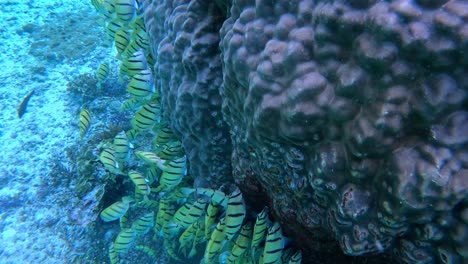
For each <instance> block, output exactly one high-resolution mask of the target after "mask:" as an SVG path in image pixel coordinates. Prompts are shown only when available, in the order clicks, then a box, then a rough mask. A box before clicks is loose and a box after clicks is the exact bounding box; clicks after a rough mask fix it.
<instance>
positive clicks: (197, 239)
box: [188, 219, 205, 258]
mask: <svg viewBox="0 0 468 264" xmlns="http://www.w3.org/2000/svg"><path fill="white" fill-rule="evenodd" d="M197 223H198V229H197V232H196V233H195V236H194V237H193V239H192V241H193V242H192V249H191V250H190V252H189V255H188V257H189V258H193V257H194V256H195V255H196V254H197V245H198V244H200V243H202V242H205V240H204V233H205V224H204V223H203V219H202V220H200V221H198V222H197Z"/></svg>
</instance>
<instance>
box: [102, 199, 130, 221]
mask: <svg viewBox="0 0 468 264" xmlns="http://www.w3.org/2000/svg"><path fill="white" fill-rule="evenodd" d="M128 207H129V204H128V203H125V202H123V201H118V202H115V203H113V204H111V205H110V206H109V207H107V208H106V209H104V210H102V212H101V213H100V214H99V216H100V217H101V219H102V221H104V222H110V221H114V220H117V219H119V218H121V217H122V216H123V215H124V214H125V213H126V212H127V210H128Z"/></svg>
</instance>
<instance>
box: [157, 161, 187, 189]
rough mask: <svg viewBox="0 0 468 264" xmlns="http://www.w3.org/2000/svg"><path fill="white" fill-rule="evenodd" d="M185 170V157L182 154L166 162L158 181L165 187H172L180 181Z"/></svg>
mask: <svg viewBox="0 0 468 264" xmlns="http://www.w3.org/2000/svg"><path fill="white" fill-rule="evenodd" d="M185 171H186V158H185V156H183V157H181V158H178V159H175V160H173V161H171V162H169V164H167V166H166V168H165V169H163V172H162V174H161V178H160V179H159V183H160V184H161V185H162V186H165V187H166V188H167V189H173V188H174V187H175V186H177V185H178V184H179V183H180V182H181V181H182V177H183V176H184V174H185Z"/></svg>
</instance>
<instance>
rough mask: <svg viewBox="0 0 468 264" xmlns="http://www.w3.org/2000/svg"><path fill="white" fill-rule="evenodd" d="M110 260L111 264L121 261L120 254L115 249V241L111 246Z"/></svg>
mask: <svg viewBox="0 0 468 264" xmlns="http://www.w3.org/2000/svg"><path fill="white" fill-rule="evenodd" d="M109 261H110V263H111V264H117V263H119V262H120V257H119V254H117V252H115V249H114V242H112V243H111V246H110V247H109Z"/></svg>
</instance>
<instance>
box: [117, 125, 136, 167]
mask: <svg viewBox="0 0 468 264" xmlns="http://www.w3.org/2000/svg"><path fill="white" fill-rule="evenodd" d="M113 144H114V153H115V156H116V157H117V159H119V160H120V161H123V160H125V159H126V158H127V157H128V151H129V150H130V148H132V147H133V145H132V144H131V143H130V142H129V141H128V138H127V134H125V131H123V130H122V131H120V132H119V133H118V134H117V135H115V137H114V142H113Z"/></svg>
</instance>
